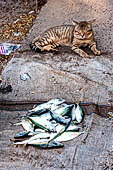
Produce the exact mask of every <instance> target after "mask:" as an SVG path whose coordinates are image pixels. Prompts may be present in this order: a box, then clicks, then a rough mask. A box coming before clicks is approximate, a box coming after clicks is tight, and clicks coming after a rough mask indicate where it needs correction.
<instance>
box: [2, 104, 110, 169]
mask: <svg viewBox="0 0 113 170" xmlns="http://www.w3.org/2000/svg"><path fill="white" fill-rule="evenodd" d="M30 107H31V106H30V104H29V105H28V108H27V110H28V109H31V108H32V107H31V108H30ZM0 108H2V109H3V108H4V109H6V108H7V109H8V110H5V111H0V170H6V169H8V170H23V169H25V170H31V169H32V170H37V169H38V170H62V169H63V170H75V169H78V170H105V169H106V170H112V169H113V148H112V146H113V133H112V130H113V129H112V121H110V120H108V119H105V118H103V117H101V116H99V115H96V114H91V112H92V111H94V112H97V110H96V108H95V106H91V105H90V106H84V107H83V106H82V108H83V110H84V112H85V117H84V121H83V122H82V125H84V126H87V131H85V133H84V134H82V135H80V136H79V137H77V138H75V139H73V140H71V141H68V142H64V143H63V144H64V148H61V149H60V151H59V150H57V149H46V150H44V149H38V148H33V147H30V146H29V147H25V146H16V145H14V144H13V141H12V140H11V139H13V137H14V135H15V134H16V133H18V132H20V131H22V130H23V128H22V127H21V126H14V125H13V124H14V123H15V122H19V120H20V119H21V116H22V115H25V114H26V111H22V110H21V111H12V110H20V108H22V109H23V110H24V109H25V108H24V106H22V105H21V106H19V105H18V106H16V107H15V106H14V105H12V106H11V105H10V107H9V106H7V107H5V106H4V107H3V106H1V105H0ZM102 110H103V111H102ZM100 111H101V112H102V113H103V112H104V113H105V115H106V113H107V112H108V111H112V112H113V107H112V108H108V107H103V108H102V109H101V110H100ZM87 113H89V114H91V115H89V116H87V115H86V114H87ZM97 113H98V112H97ZM85 129H86V128H85ZM85 129H84V130H85ZM87 132H88V133H87ZM59 153H60V154H59Z"/></svg>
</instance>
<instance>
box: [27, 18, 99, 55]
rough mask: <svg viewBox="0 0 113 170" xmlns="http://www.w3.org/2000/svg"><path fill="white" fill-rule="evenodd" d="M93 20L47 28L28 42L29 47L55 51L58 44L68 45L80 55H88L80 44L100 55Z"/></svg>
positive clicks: (36, 49) (37, 49) (39, 50)
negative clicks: (95, 39)
mask: <svg viewBox="0 0 113 170" xmlns="http://www.w3.org/2000/svg"><path fill="white" fill-rule="evenodd" d="M93 22H94V20H92V21H89V22H86V21H81V22H79V23H78V22H75V21H73V23H74V25H61V26H56V27H53V28H49V29H48V30H46V31H45V32H43V33H42V34H40V35H39V36H38V37H36V38H35V39H34V40H33V41H32V43H31V44H30V47H31V49H33V50H35V51H38V52H41V51H44V50H46V51H57V50H56V47H57V46H59V45H65V46H70V47H71V48H72V50H73V51H74V52H75V53H77V54H79V55H80V56H82V57H88V54H87V53H85V52H84V51H83V50H81V49H80V47H81V46H89V47H90V49H91V50H92V51H93V53H94V54H95V55H100V51H98V50H97V48H96V43H95V42H94V34H93V30H92V23H93Z"/></svg>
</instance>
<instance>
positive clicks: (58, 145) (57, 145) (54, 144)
mask: <svg viewBox="0 0 113 170" xmlns="http://www.w3.org/2000/svg"><path fill="white" fill-rule="evenodd" d="M28 145H31V146H35V147H39V148H41V149H52V148H62V147H64V145H63V144H62V143H60V142H56V141H51V142H49V143H48V142H47V141H45V142H42V143H38V142H36V141H35V142H33V143H31V144H28Z"/></svg>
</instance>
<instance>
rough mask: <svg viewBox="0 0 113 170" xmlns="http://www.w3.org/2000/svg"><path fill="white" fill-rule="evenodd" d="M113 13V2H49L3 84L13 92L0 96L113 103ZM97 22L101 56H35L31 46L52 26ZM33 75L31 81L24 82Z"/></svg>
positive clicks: (64, 50) (67, 52) (63, 51)
mask: <svg viewBox="0 0 113 170" xmlns="http://www.w3.org/2000/svg"><path fill="white" fill-rule="evenodd" d="M112 11H113V2H112V1H111V0H104V1H102V0H98V1H95V3H94V0H81V1H79V0H76V1H74V0H61V1H56V0H48V2H47V4H46V5H45V6H44V7H43V8H42V9H41V11H40V13H39V15H38V16H37V19H36V20H35V22H34V25H33V27H32V28H31V30H30V32H29V34H28V36H27V37H26V38H25V39H24V40H23V42H22V47H21V49H20V50H19V51H18V52H17V53H16V54H15V57H14V58H13V59H12V60H11V61H10V62H9V63H8V65H7V67H6V68H5V70H4V71H3V72H2V78H3V83H2V86H3V87H4V86H6V85H9V84H11V85H12V87H13V91H12V93H8V94H0V98H1V99H2V100H6V99H7V100H27V99H29V100H33V99H35V100H38V99H43V100H46V99H47V100H48V99H50V98H53V97H62V98H65V99H66V100H68V101H82V102H94V103H107V102H108V101H109V100H112V99H113V92H112V89H113V86H112V85H113V79H112V77H113V67H112V66H113V63H112V61H113V60H112V57H113V54H112V49H113V39H112V30H111V29H112V25H113V19H112ZM94 18H96V22H95V23H94V32H95V40H96V41H97V46H98V49H100V50H101V51H102V55H101V56H94V55H92V53H91V52H90V50H88V49H85V50H86V51H87V52H88V53H89V58H87V59H85V58H81V57H80V56H78V55H77V54H75V53H74V52H72V51H71V50H70V49H68V48H59V53H57V54H54V53H43V54H38V53H35V52H32V51H31V50H30V47H29V43H30V42H31V41H32V39H33V38H34V37H36V36H37V35H38V34H39V33H40V32H43V31H44V30H46V29H47V28H49V27H52V26H56V25H61V24H71V23H72V20H77V21H80V20H91V19H94ZM24 73H28V74H30V76H31V79H28V80H26V81H22V80H20V75H21V74H24Z"/></svg>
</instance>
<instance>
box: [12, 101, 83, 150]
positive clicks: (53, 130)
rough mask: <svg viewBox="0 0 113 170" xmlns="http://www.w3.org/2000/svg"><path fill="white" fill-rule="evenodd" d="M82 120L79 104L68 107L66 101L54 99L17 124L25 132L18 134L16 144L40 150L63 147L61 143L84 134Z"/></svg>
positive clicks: (37, 107) (34, 109) (32, 111)
mask: <svg viewBox="0 0 113 170" xmlns="http://www.w3.org/2000/svg"><path fill="white" fill-rule="evenodd" d="M82 120H83V111H82V109H81V107H80V106H79V104H75V105H74V104H71V105H68V104H66V103H65V100H64V99H52V100H50V101H48V102H47V103H43V104H40V105H38V106H36V107H35V108H33V109H32V110H29V111H28V113H27V114H26V116H24V117H22V120H21V122H19V123H16V124H15V125H22V127H23V128H24V130H25V131H22V132H20V133H18V134H16V136H15V137H14V138H15V141H14V144H17V145H19V144H20V145H21V144H24V145H31V146H35V147H39V148H60V147H63V146H64V145H63V144H62V143H61V142H65V141H69V140H72V139H74V138H75V137H77V136H78V135H80V134H82V133H84V131H81V130H80V129H81V127H80V126H78V124H79V123H81V122H82ZM25 138H26V139H25ZM23 139H24V140H23Z"/></svg>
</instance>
